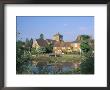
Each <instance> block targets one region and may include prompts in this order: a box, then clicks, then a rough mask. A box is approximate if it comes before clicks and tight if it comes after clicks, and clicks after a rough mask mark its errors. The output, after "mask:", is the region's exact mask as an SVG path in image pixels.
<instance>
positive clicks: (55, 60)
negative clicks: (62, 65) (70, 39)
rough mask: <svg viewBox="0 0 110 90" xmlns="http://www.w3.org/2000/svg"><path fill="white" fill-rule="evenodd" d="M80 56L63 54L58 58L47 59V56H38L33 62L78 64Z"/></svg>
mask: <svg viewBox="0 0 110 90" xmlns="http://www.w3.org/2000/svg"><path fill="white" fill-rule="evenodd" d="M80 60H81V56H80V55H75V54H64V55H61V56H60V57H49V56H48V55H40V56H36V58H34V61H47V62H49V63H58V62H80Z"/></svg>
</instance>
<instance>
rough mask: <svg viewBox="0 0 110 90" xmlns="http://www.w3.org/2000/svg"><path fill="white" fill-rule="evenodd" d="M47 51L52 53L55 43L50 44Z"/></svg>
mask: <svg viewBox="0 0 110 90" xmlns="http://www.w3.org/2000/svg"><path fill="white" fill-rule="evenodd" d="M45 48H46V53H52V52H53V44H51V43H50V44H48V45H47V46H46V47H45Z"/></svg>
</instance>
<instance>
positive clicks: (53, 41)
mask: <svg viewBox="0 0 110 90" xmlns="http://www.w3.org/2000/svg"><path fill="white" fill-rule="evenodd" d="M46 41H47V42H48V43H52V44H54V43H55V42H56V40H52V39H46Z"/></svg>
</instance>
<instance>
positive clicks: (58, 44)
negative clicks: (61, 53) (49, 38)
mask: <svg viewBox="0 0 110 90" xmlns="http://www.w3.org/2000/svg"><path fill="white" fill-rule="evenodd" d="M70 46H71V42H60V41H57V42H55V44H54V47H70Z"/></svg>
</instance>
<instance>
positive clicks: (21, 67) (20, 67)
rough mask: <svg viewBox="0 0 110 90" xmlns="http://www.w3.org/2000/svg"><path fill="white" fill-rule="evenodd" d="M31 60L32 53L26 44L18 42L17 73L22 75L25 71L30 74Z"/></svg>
mask: <svg viewBox="0 0 110 90" xmlns="http://www.w3.org/2000/svg"><path fill="white" fill-rule="evenodd" d="M30 60H31V53H30V52H29V51H27V50H26V49H25V42H23V41H17V42H16V71H17V73H18V74H22V73H23V72H24V71H27V72H30V70H29V61H30Z"/></svg>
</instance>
